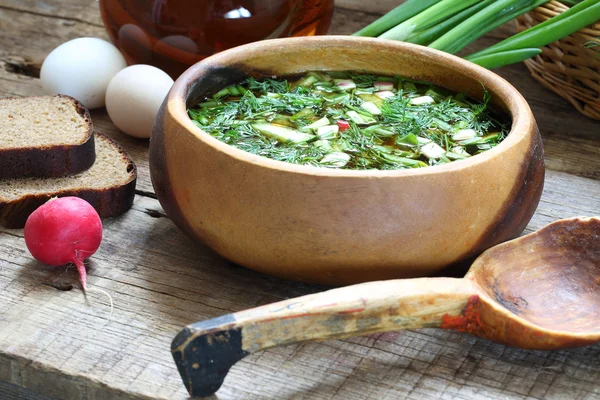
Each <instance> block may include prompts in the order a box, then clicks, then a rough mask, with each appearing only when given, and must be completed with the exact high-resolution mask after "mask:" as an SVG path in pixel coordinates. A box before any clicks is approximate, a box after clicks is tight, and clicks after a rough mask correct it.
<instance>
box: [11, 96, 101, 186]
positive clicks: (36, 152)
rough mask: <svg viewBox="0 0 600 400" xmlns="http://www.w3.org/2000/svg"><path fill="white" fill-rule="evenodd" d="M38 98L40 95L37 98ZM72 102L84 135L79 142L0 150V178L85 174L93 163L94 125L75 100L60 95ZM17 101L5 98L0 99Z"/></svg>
mask: <svg viewBox="0 0 600 400" xmlns="http://www.w3.org/2000/svg"><path fill="white" fill-rule="evenodd" d="M39 97H42V96H39ZM55 97H63V98H65V99H68V100H69V101H71V102H72V103H73V107H75V110H76V111H77V113H78V114H79V115H80V116H81V117H82V118H83V119H84V120H85V122H86V123H87V126H88V134H87V136H86V138H85V139H84V140H83V141H82V142H81V143H74V144H70V145H56V146H44V147H25V148H23V147H21V148H18V149H0V179H8V178H25V177H47V178H55V177H60V176H65V175H72V174H76V173H79V172H82V171H85V170H86V169H88V168H89V167H91V166H92V165H93V164H94V161H95V160H96V151H95V148H94V135H93V133H94V126H93V124H92V118H91V117H90V112H89V111H88V109H87V108H85V106H84V105H83V104H81V103H80V102H79V101H78V100H76V99H74V98H72V97H70V96H66V95H63V94H59V95H56V96H55ZM11 99H19V97H7V98H4V99H0V101H2V100H11Z"/></svg>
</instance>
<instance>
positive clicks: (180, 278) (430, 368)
mask: <svg viewBox="0 0 600 400" xmlns="http://www.w3.org/2000/svg"><path fill="white" fill-rule="evenodd" d="M390 1H391V0H383V1H378V2H364V1H360V2H359V1H354V0H338V2H337V4H338V6H340V5H343V6H344V7H347V8H346V9H344V8H338V9H337V10H336V14H335V17H334V23H333V25H332V32H333V33H339V34H347V33H351V32H354V31H356V30H358V29H359V28H360V27H362V26H364V25H365V24H366V23H368V22H370V21H372V20H374V19H375V18H376V13H377V12H383V11H385V10H386V8H387V7H388V6H389V7H390V8H391V5H389V3H390ZM351 7H355V8H358V9H361V10H369V11H356V10H350V9H349V8H351ZM377 7H378V8H377ZM0 26H1V27H2V28H1V29H2V32H3V34H2V35H0V96H11V95H13V96H14V95H17V96H24V95H38V94H40V90H41V87H40V85H39V81H38V80H37V78H36V76H37V74H39V67H40V65H41V62H42V61H43V58H44V57H45V55H46V54H48V53H49V52H50V51H51V49H53V48H54V47H55V46H57V45H59V44H60V43H62V42H64V41H66V40H68V39H71V38H75V37H79V36H99V37H103V38H106V34H105V32H104V29H103V27H102V24H101V21H100V16H99V11H98V6H97V2H96V1H94V0H62V1H58V0H0ZM508 30H510V28H508ZM5 32H10V34H4V33H5ZM504 34H506V29H504V30H499V31H496V32H494V33H493V34H490V35H488V36H487V37H485V38H483V39H482V40H481V43H480V44H478V45H477V46H476V47H479V46H483V45H486V44H489V43H492V42H494V41H496V40H497V38H498V37H499V36H502V35H504ZM499 72H500V74H501V75H502V76H503V77H505V78H506V79H508V80H509V81H510V82H511V83H512V84H513V85H515V87H517V89H519V90H520V91H521V92H522V93H523V94H524V96H525V97H526V98H527V99H528V101H529V103H530V105H531V107H532V109H533V111H534V114H535V116H536V118H537V121H538V124H539V126H540V130H541V132H542V137H543V139H544V144H545V151H546V165H547V167H548V168H549V169H550V171H549V172H548V173H547V178H546V185H545V190H544V194H543V197H542V201H541V203H540V206H539V208H538V210H537V212H536V214H535V215H534V218H533V219H532V221H531V222H530V224H529V226H528V227H527V230H526V231H527V232H530V231H531V230H535V229H538V228H541V227H542V226H544V225H546V224H548V223H550V222H552V221H554V220H555V219H558V218H563V217H570V216H574V215H594V214H597V213H598V212H599V211H598V210H600V182H598V180H600V157H598V156H599V155H600V150H599V148H600V146H599V144H600V139H599V138H598V134H599V133H600V132H599V130H600V129H599V125H598V123H597V122H594V121H592V120H589V119H586V118H584V117H582V116H580V115H579V114H577V113H576V112H575V111H574V110H572V108H571V106H570V105H569V104H568V103H566V102H565V101H564V100H562V99H560V98H558V97H557V96H555V95H554V94H553V93H551V92H550V91H548V90H546V89H544V88H542V87H541V86H540V85H539V84H538V83H536V82H535V81H533V79H531V78H530V77H529V75H528V72H527V70H526V69H525V67H523V66H521V65H518V66H512V67H509V68H504V69H502V70H501V71H499ZM92 119H93V121H94V125H95V127H96V128H97V130H98V131H100V132H102V133H106V134H108V135H109V136H111V137H113V138H115V139H116V140H117V141H118V142H119V143H121V144H122V145H123V146H124V147H125V148H126V149H127V151H128V152H129V154H130V155H131V156H132V158H133V159H134V161H135V162H136V164H137V165H138V174H139V177H138V193H139V194H141V195H140V196H138V197H137V198H136V202H135V204H134V207H133V209H132V210H130V211H129V212H127V213H126V214H125V215H123V216H122V217H120V218H115V219H107V220H105V221H104V223H105V227H106V228H105V239H104V241H103V243H102V246H101V248H100V250H99V253H98V254H97V255H96V256H95V257H93V258H92V260H90V262H89V267H90V271H89V272H90V278H89V282H90V285H92V286H98V287H100V288H103V289H105V290H107V291H109V292H110V293H111V295H112V296H113V297H114V300H115V307H116V308H115V312H114V315H113V318H112V321H111V322H110V324H108V325H106V326H105V325H104V323H105V319H106V317H107V315H108V307H107V305H106V303H105V299H104V298H103V297H102V296H101V295H97V294H95V293H90V296H89V304H86V303H85V302H84V298H83V295H82V293H81V292H80V291H79V290H77V289H75V290H71V291H60V290H58V289H57V288H68V287H69V285H71V284H76V282H77V274H76V271H75V270H74V269H69V270H68V271H65V268H59V269H55V268H51V267H44V266H41V265H40V264H39V263H37V262H36V261H34V260H33V259H32V258H31V256H30V255H29V253H28V252H27V250H26V248H25V245H24V241H23V238H22V232H21V231H19V230H0V290H2V296H1V297H0V382H3V383H2V384H1V386H0V398H3V397H2V396H3V395H5V393H9V394H8V396H11V395H12V394H14V393H15V391H14V390H13V389H8V391H6V390H5V389H6V386H5V383H6V382H10V383H11V384H13V386H11V388H14V385H17V386H19V387H24V388H27V389H28V390H30V391H34V392H40V393H43V394H44V395H45V396H51V397H55V398H61V399H88V400H95V399H123V398H133V399H184V398H187V393H186V390H185V388H184V386H183V385H182V383H181V380H180V378H179V375H178V373H177V370H176V367H175V365H174V363H173V361H172V358H171V355H170V351H169V344H170V342H171V340H172V339H173V337H174V336H175V334H176V333H177V332H178V331H179V330H180V329H181V328H182V327H183V326H184V325H186V324H188V323H191V322H195V321H198V320H202V319H206V318H212V317H216V316H219V315H223V314H227V313H230V312H236V311H240V310H243V309H246V308H252V307H256V306H260V305H264V304H267V303H271V302H274V301H279V300H283V299H286V298H290V297H295V296H300V295H304V294H309V293H315V292H318V291H321V290H323V289H324V288H322V287H317V286H309V285H302V284H298V283H294V282H289V281H282V280H278V279H275V278H271V277H267V276H263V275H260V274H257V273H253V272H251V271H248V270H245V269H243V268H240V267H237V266H234V265H230V264H229V263H228V262H226V261H224V260H222V259H221V258H219V257H217V256H216V255H214V254H213V253H212V252H210V251H209V250H207V249H206V248H202V247H200V246H197V245H195V244H193V243H192V242H191V240H189V239H188V238H187V237H185V236H184V235H183V233H181V232H180V231H179V230H178V229H177V228H176V227H175V225H174V224H173V223H172V222H171V221H170V220H169V219H168V218H165V215H164V211H163V210H162V209H161V208H160V206H159V205H158V202H157V201H156V200H154V199H153V198H151V196H152V195H153V191H152V186H151V183H150V180H149V174H148V161H147V141H142V140H137V139H133V138H130V137H128V136H126V135H124V134H123V133H121V132H119V131H118V129H117V128H115V127H114V125H113V124H112V123H111V122H110V120H109V119H108V117H107V115H106V112H105V111H104V110H96V111H94V112H92ZM599 380H600V346H598V345H596V346H591V347H585V348H581V349H577V350H563V351H554V352H541V351H523V350H517V349H514V348H509V347H505V346H502V345H497V344H493V343H491V342H488V341H485V340H482V339H476V338H473V337H470V336H467V335H465V334H461V333H452V332H442V331H436V330H429V329H424V330H419V331H406V332H402V333H388V334H377V335H370V336H364V337H358V338H353V339H345V340H336V341H327V342H323V343H311V344H300V345H292V346H287V347H280V348H273V349H269V350H266V351H263V352H259V353H256V354H253V355H251V356H249V357H247V358H246V359H244V360H243V361H241V362H239V363H238V364H236V366H235V367H234V368H233V369H232V370H231V372H230V374H229V376H228V378H227V379H226V381H225V384H224V386H223V387H222V388H221V390H220V391H219V392H218V398H219V399H223V400H224V399H240V398H244V399H257V400H258V399H289V398H294V399H316V400H320V399H344V400H346V399H348V400H364V399H403V398H408V399H416V400H424V399H511V400H512V399H526V398H527V399H542V398H552V399H586V400H588V399H589V400H594V399H600V389H598V384H597V383H598V381H599ZM11 390H12V391H11ZM16 393H22V392H19V391H17V392H16ZM19 395H20V394H19ZM15 396H16V395H15ZM24 396H25V395H24ZM8 398H18V397H8ZM25 398H35V397H25ZM42 398H43V397H42Z"/></svg>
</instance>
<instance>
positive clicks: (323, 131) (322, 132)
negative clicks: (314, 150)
mask: <svg viewBox="0 0 600 400" xmlns="http://www.w3.org/2000/svg"><path fill="white" fill-rule="evenodd" d="M339 131H340V127H339V126H337V125H326V126H320V127H319V128H317V136H318V137H319V139H334V138H336V137H337V135H338V132H339Z"/></svg>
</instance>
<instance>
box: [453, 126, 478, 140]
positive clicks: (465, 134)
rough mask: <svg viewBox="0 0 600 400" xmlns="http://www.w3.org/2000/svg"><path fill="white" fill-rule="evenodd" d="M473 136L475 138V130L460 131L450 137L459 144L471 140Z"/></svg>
mask: <svg viewBox="0 0 600 400" xmlns="http://www.w3.org/2000/svg"><path fill="white" fill-rule="evenodd" d="M475 136H477V131H476V130H475V129H461V130H459V131H457V132H456V133H455V134H454V135H452V140H454V141H456V142H459V141H461V140H467V139H473V138H474V137H475Z"/></svg>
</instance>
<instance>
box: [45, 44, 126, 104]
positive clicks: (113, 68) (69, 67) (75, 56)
mask: <svg viewBox="0 0 600 400" xmlns="http://www.w3.org/2000/svg"><path fill="white" fill-rule="evenodd" d="M126 66H127V63H126V62H125V58H123V56H122V55H121V53H120V52H119V50H118V49H117V48H116V47H115V46H113V45H112V44H110V43H108V42H107V41H106V40H102V39H98V38H92V37H84V38H78V39H73V40H70V41H68V42H65V43H63V44H61V45H60V46H58V47H57V48H55V49H54V50H52V52H51V53H50V54H48V57H46V59H45V60H44V63H43V64H42V70H41V71H40V80H41V81H42V86H43V87H44V90H45V91H46V92H47V93H49V94H56V93H61V94H66V95H69V96H71V97H74V98H76V99H77V100H79V101H80V102H82V103H83V104H84V105H85V106H86V107H87V108H90V109H91V108H98V107H102V106H104V98H105V95H106V88H107V87H108V83H109V82H110V80H111V79H112V77H113V76H115V74H116V73H117V72H119V71H120V70H122V69H123V68H125V67H126Z"/></svg>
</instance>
